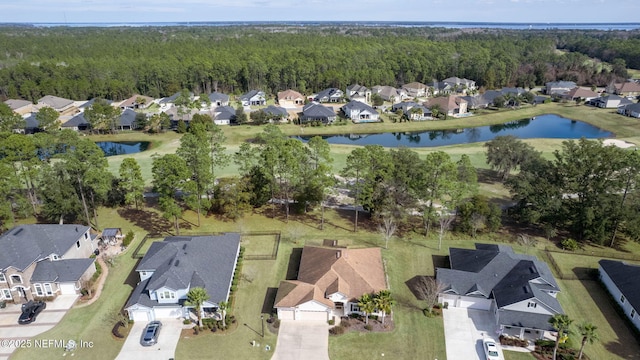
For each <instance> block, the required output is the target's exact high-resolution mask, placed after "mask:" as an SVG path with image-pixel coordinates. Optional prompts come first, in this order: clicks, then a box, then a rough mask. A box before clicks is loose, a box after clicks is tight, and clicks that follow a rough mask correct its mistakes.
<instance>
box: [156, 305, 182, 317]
mask: <svg viewBox="0 0 640 360" xmlns="http://www.w3.org/2000/svg"><path fill="white" fill-rule="evenodd" d="M153 312H154V315H155V317H156V319H169V318H173V319H177V318H179V317H180V316H182V308H179V307H155V308H153Z"/></svg>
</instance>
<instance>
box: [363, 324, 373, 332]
mask: <svg viewBox="0 0 640 360" xmlns="http://www.w3.org/2000/svg"><path fill="white" fill-rule="evenodd" d="M364 328H365V330H369V331H371V330H373V326H371V324H367V325H365V326H364Z"/></svg>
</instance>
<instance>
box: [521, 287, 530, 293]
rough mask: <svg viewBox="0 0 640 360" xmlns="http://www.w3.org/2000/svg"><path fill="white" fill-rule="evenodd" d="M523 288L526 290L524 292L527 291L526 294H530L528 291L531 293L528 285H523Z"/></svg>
mask: <svg viewBox="0 0 640 360" xmlns="http://www.w3.org/2000/svg"><path fill="white" fill-rule="evenodd" d="M522 290H524V293H525V294H528V293H529V288H528V287H526V286H523V287H522Z"/></svg>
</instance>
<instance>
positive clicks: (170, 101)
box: [158, 91, 195, 111]
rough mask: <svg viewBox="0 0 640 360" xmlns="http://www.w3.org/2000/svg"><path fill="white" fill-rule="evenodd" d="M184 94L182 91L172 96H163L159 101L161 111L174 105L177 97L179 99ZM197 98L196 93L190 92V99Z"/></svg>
mask: <svg viewBox="0 0 640 360" xmlns="http://www.w3.org/2000/svg"><path fill="white" fill-rule="evenodd" d="M181 95H182V92H181V91H180V92H177V93H175V94H173V95H171V96H168V97H165V98H162V99H160V100H159V101H158V105H160V111H165V110H167V109H169V108H170V107H172V106H174V104H175V102H176V99H178V98H179V97H180V96H181ZM193 99H195V94H194V93H192V92H189V101H193Z"/></svg>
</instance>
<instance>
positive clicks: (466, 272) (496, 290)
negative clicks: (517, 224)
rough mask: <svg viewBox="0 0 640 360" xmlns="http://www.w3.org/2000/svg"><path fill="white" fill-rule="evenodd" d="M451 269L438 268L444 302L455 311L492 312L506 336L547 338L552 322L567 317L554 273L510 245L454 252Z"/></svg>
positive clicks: (481, 246) (450, 256)
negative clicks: (457, 308) (518, 252)
mask: <svg viewBox="0 0 640 360" xmlns="http://www.w3.org/2000/svg"><path fill="white" fill-rule="evenodd" d="M449 259H450V264H451V268H437V269H436V278H437V280H438V281H439V282H440V283H441V284H442V285H443V286H444V289H443V291H442V293H441V294H440V296H439V300H438V301H439V302H441V303H443V304H445V306H447V305H448V306H449V307H461V308H468V309H478V310H485V311H489V312H490V314H492V316H493V317H494V321H495V325H496V328H497V329H499V330H500V332H501V333H502V334H507V335H511V336H518V337H520V338H524V337H525V334H529V335H527V336H533V337H535V338H542V337H543V335H544V332H545V331H552V330H553V327H552V326H551V324H549V319H550V318H551V317H552V316H554V315H557V314H563V313H564V312H563V310H562V307H561V306H560V303H559V302H558V300H557V299H556V296H557V294H558V292H559V291H560V288H559V287H558V284H557V282H556V280H555V279H554V277H553V275H552V273H551V270H550V269H549V267H548V266H547V264H545V263H544V262H542V261H540V260H538V259H537V258H536V257H535V256H531V255H524V254H516V253H514V252H513V249H512V248H511V247H509V246H506V245H494V244H475V249H459V248H451V249H449Z"/></svg>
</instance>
